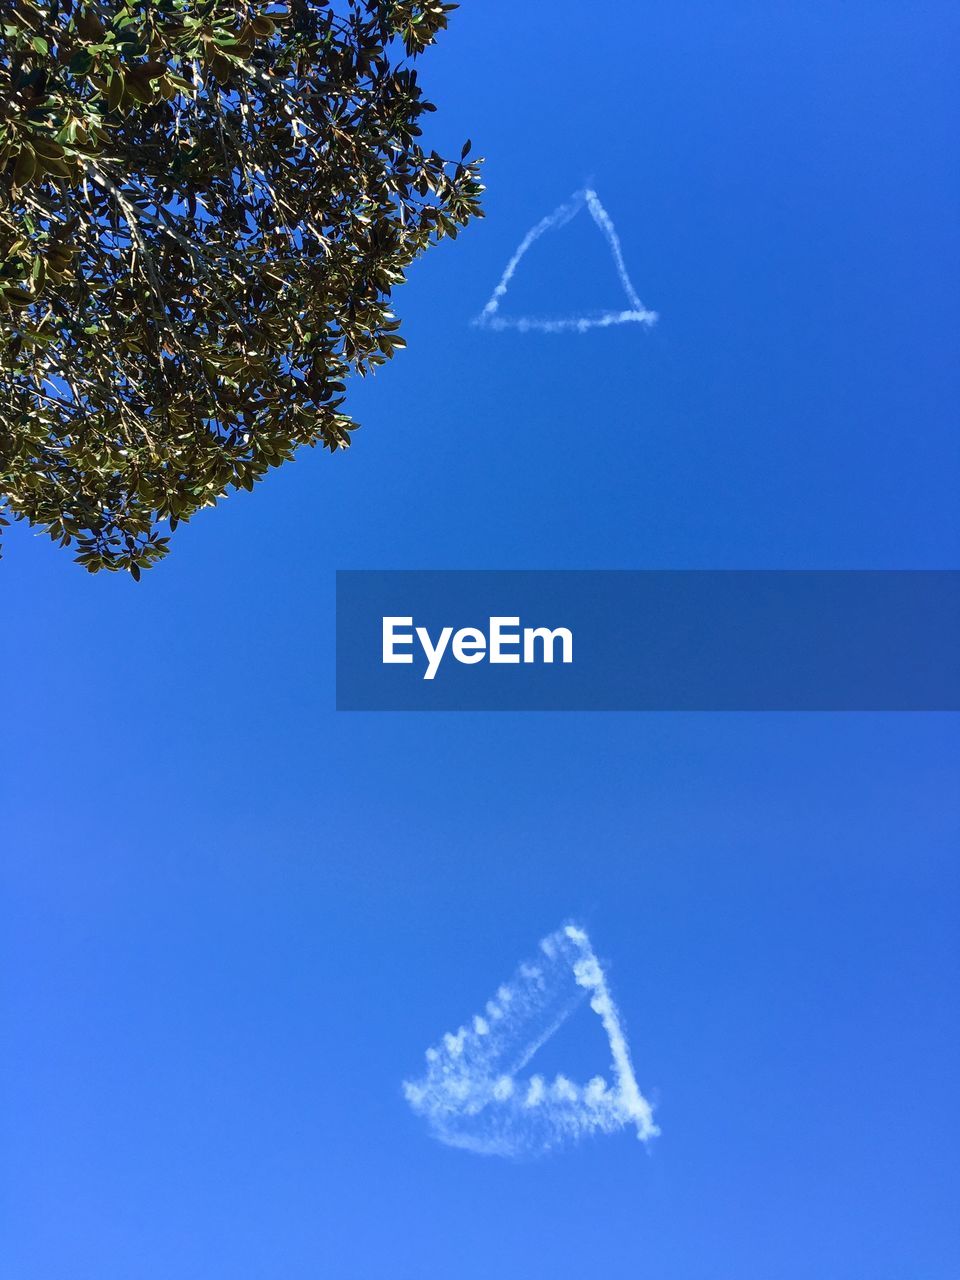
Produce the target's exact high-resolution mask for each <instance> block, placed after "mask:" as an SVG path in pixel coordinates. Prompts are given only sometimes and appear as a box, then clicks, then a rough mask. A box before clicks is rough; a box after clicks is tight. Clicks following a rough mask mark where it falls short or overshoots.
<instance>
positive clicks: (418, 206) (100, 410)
mask: <svg viewBox="0 0 960 1280" xmlns="http://www.w3.org/2000/svg"><path fill="white" fill-rule="evenodd" d="M455 7H456V6H455V5H453V4H446V3H443V2H442V0H343V2H342V3H338V4H336V5H335V4H333V3H331V2H330V0H291V3H290V5H289V7H281V6H280V5H276V4H269V3H268V4H265V5H264V4H256V3H254V4H247V3H244V2H243V0H86V2H85V3H82V4H81V3H79V0H46V2H44V3H42V2H40V0H4V3H3V8H2V14H3V17H2V23H0V494H2V495H3V496H4V499H5V503H6V506H7V507H8V509H9V510H10V512H12V514H13V515H14V516H15V517H17V518H22V519H26V520H28V521H29V522H31V523H32V524H35V525H38V526H41V527H43V528H45V529H46V530H47V531H48V532H49V533H50V535H51V536H52V537H53V538H54V539H57V540H59V541H60V543H61V544H62V545H69V544H71V543H75V544H76V548H77V552H78V554H77V555H76V559H77V560H78V561H79V562H80V563H81V564H83V565H85V566H86V567H87V569H89V570H91V571H96V570H98V569H101V568H106V569H111V570H128V571H129V572H130V573H131V574H132V575H133V576H134V577H135V578H139V576H140V570H141V569H143V568H146V567H148V566H150V565H152V564H153V563H154V562H155V561H156V560H158V559H159V558H160V557H162V556H163V555H165V554H166V552H167V549H168V541H169V539H168V537H167V536H166V535H165V534H161V529H162V528H163V526H164V524H165V523H166V522H169V529H170V530H171V531H172V530H173V529H175V528H176V526H177V524H178V522H180V521H183V520H186V519H188V518H189V517H190V516H191V515H192V514H194V513H195V512H196V511H198V510H199V509H201V508H203V507H208V506H212V505H214V504H215V503H216V502H217V500H218V499H219V498H220V497H222V496H224V495H225V494H226V493H227V492H228V491H229V490H230V489H231V488H233V489H237V488H244V489H252V488H253V486H254V485H255V484H256V482H257V481H258V480H260V479H261V478H262V477H263V475H264V474H265V473H266V472H267V470H268V469H269V468H271V467H275V466H278V465H280V464H282V463H283V462H285V461H287V460H289V459H290V458H292V457H293V454H294V452H295V451H296V449H297V448H298V447H299V446H300V445H305V444H306V445H316V444H320V445H322V446H323V447H325V448H327V449H330V450H336V449H341V448H345V447H346V446H347V445H348V444H349V441H350V432H351V431H352V430H353V429H354V427H355V425H356V424H355V423H354V422H353V421H352V420H351V418H350V417H349V416H348V415H347V413H346V412H345V411H344V409H343V405H344V380H345V377H346V375H347V374H348V373H349V372H351V371H353V372H356V373H358V374H360V375H364V374H366V373H367V372H368V371H370V370H372V369H374V368H375V367H376V366H377V365H379V364H382V363H383V362H384V361H385V360H387V359H388V358H389V357H390V356H392V355H393V353H394V351H395V350H396V349H397V348H398V347H402V346H403V345H404V341H403V339H402V338H401V337H400V335H399V333H398V328H399V321H398V320H397V319H395V318H394V316H393V314H392V313H391V311H390V309H389V303H390V295H391V293H392V291H393V289H394V287H395V286H396V285H398V284H399V283H401V282H402V281H403V279H404V272H405V269H406V268H407V267H408V266H409V264H410V263H411V262H412V261H413V260H414V259H415V258H417V257H418V256H419V255H420V254H422V253H423V252H424V251H425V250H426V249H427V248H428V247H429V246H431V245H433V244H435V243H436V242H438V241H439V240H441V239H443V238H444V237H447V236H450V237H455V236H456V235H457V232H458V230H459V229H460V228H461V227H464V226H465V225H466V224H467V223H468V222H469V221H470V220H471V219H472V218H473V217H474V216H477V215H479V213H480V208H479V198H480V192H481V191H482V186H481V184H480V181H479V175H478V163H477V162H471V161H468V155H469V152H470V144H469V143H467V144H466V146H464V148H463V152H462V154H461V156H460V160H459V161H456V162H448V161H445V160H444V159H443V158H441V156H439V155H438V154H437V153H436V152H435V151H427V150H425V149H424V148H423V147H422V146H421V143H420V141H419V138H420V136H421V127H420V122H421V117H422V116H423V115H424V114H425V113H427V112H430V111H433V110H434V107H433V105H432V104H431V103H429V102H428V101H426V100H425V99H424V98H423V96H422V93H421V89H420V86H419V84H418V80H417V72H416V70H415V69H413V67H412V66H411V65H410V62H411V61H412V60H413V59H414V58H415V57H416V55H417V54H419V53H420V52H421V51H422V50H423V49H424V48H426V47H427V46H428V45H429V44H431V43H432V42H433V41H434V40H435V38H436V36H437V34H438V33H439V32H440V31H441V30H442V29H443V28H445V27H446V25H447V14H448V13H449V12H450V10H452V9H454V8H455Z"/></svg>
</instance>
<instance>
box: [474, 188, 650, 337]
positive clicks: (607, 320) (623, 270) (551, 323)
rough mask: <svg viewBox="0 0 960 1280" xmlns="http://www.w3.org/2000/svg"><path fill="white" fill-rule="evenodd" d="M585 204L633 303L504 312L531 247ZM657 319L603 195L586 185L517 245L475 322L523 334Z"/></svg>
mask: <svg viewBox="0 0 960 1280" xmlns="http://www.w3.org/2000/svg"><path fill="white" fill-rule="evenodd" d="M584 205H586V206H587V208H588V209H589V211H590V216H591V217H592V218H593V220H594V222H595V223H596V225H597V227H598V228H599V230H600V231H601V232H602V233H603V236H604V239H605V240H606V242H607V245H608V246H609V248H610V255H611V257H612V258H613V261H614V265H615V266H616V269H617V275H618V276H619V278H620V283H621V285H622V286H623V291H624V293H625V294H626V296H627V301H628V302H629V304H630V306H629V307H628V308H626V309H624V310H621V311H604V312H602V313H601V314H600V315H585V316H564V317H540V316H516V317H514V316H502V315H500V314H499V310H500V300H501V299H502V298H503V297H504V296H505V295H506V292H507V289H508V288H509V285H510V281H511V280H512V279H513V277H514V274H515V273H516V270H517V267H518V266H519V265H520V262H521V259H522V258H523V256H524V254H525V253H526V252H527V250H528V249H529V248H530V247H531V245H533V244H534V243H535V242H536V241H537V240H539V239H540V237H541V236H542V235H544V234H545V233H546V232H547V231H555V230H556V229H557V228H558V227H562V226H564V225H565V224H566V223H568V222H569V221H570V219H571V218H573V217H575V216H576V215H577V214H578V213H579V212H580V210H581V209H582V208H583V206H584ZM656 318H657V313H656V312H655V311H649V310H648V309H647V308H646V307H645V306H644V305H643V303H642V302H641V301H640V299H639V297H638V296H637V291H636V289H635V288H634V287H633V282H632V280H631V279H630V275H629V273H628V271H627V267H626V263H625V262H624V259H623V250H622V248H621V247H620V237H619V236H618V235H617V230H616V227H614V225H613V220H612V218H611V217H610V215H609V214H608V213H607V211H606V209H605V208H604V207H603V205H602V204H601V203H600V197H599V196H598V195H597V193H596V191H594V190H593V189H592V188H591V187H586V188H585V189H584V190H583V191H577V192H575V193H574V195H573V196H572V197H571V198H570V199H569V200H568V201H566V203H564V204H561V205H560V206H558V208H556V209H554V211H553V213H550V214H548V215H547V216H546V217H545V218H541V219H540V221H539V222H538V223H537V224H536V225H535V226H533V227H531V228H530V230H529V231H528V232H527V234H526V235H525V236H524V237H523V239H522V240H521V241H520V244H519V245H518V246H517V249H516V251H515V252H514V254H513V257H512V258H511V259H510V261H509V262H508V263H507V265H506V268H505V270H504V272H503V275H502V276H501V277H500V281H499V283H498V284H497V287H496V288H495V289H494V291H493V293H492V294H491V295H490V298H489V301H488V302H487V304H486V306H485V307H484V308H483V310H482V311H481V312H480V314H479V316H478V317H477V318H476V320H475V321H474V324H476V325H478V326H479V327H480V328H483V329H493V330H495V331H503V330H505V329H515V330H517V331H518V332H519V333H530V332H538V333H570V332H574V333H586V331H587V330H588V329H606V328H608V327H609V326H610V325H615V324H646V325H651V324H653V322H654V321H655V320H656Z"/></svg>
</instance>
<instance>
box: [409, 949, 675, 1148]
mask: <svg viewBox="0 0 960 1280" xmlns="http://www.w3.org/2000/svg"><path fill="white" fill-rule="evenodd" d="M585 998H589V1001H590V1007H591V1008H592V1009H593V1011H594V1013H596V1014H597V1015H598V1016H599V1018H600V1021H601V1023H602V1024H603V1028H604V1030H605V1031H606V1033H607V1039H608V1042H609V1048H610V1068H611V1076H612V1083H608V1082H607V1081H606V1080H605V1079H604V1078H603V1077H602V1076H594V1078H593V1079H592V1080H590V1081H589V1082H588V1083H587V1084H586V1085H578V1084H576V1083H574V1082H573V1081H572V1080H569V1079H568V1078H567V1077H566V1076H564V1075H557V1076H555V1077H554V1079H553V1080H547V1079H545V1078H544V1077H543V1076H541V1075H531V1076H529V1077H525V1078H523V1079H521V1078H520V1073H521V1072H522V1071H523V1070H524V1068H525V1067H526V1066H527V1064H528V1063H529V1062H530V1060H531V1058H532V1057H533V1056H534V1054H535V1053H536V1052H537V1050H538V1049H539V1048H540V1047H541V1045H543V1044H545V1043H546V1041H547V1040H549V1039H550V1037H551V1036H552V1035H553V1034H554V1032H555V1031H557V1029H558V1028H559V1027H560V1026H561V1025H562V1024H563V1023H564V1022H565V1021H566V1019H567V1018H568V1017H569V1016H570V1014H571V1013H572V1012H573V1010H574V1009H575V1008H577V1007H578V1005H579V1004H580V1003H581V1001H582V1000H583V999H585ZM426 1060H427V1070H426V1074H425V1075H424V1076H423V1077H422V1079H420V1080H416V1081H406V1082H405V1083H404V1086H403V1090H404V1094H405V1096H406V1099H407V1101H408V1102H409V1104H410V1106H411V1107H412V1108H413V1110H414V1111H415V1112H416V1113H417V1114H418V1115H421V1116H423V1117H424V1118H425V1119H426V1120H427V1122H428V1124H429V1126H430V1130H431V1132H432V1133H433V1135H434V1136H435V1137H436V1138H438V1139H439V1140H440V1141H441V1142H445V1143H447V1144H448V1145H449V1146H454V1147H462V1148H464V1149H465V1150H467V1151H473V1152H476V1153H477V1154H481V1155H501V1156H533V1155H539V1154H542V1153H544V1152H547V1151H550V1150H553V1149H555V1148H557V1147H560V1146H562V1145H564V1144H566V1143H569V1142H573V1141H576V1140H578V1139H579V1138H582V1137H585V1136H587V1135H588V1134H592V1133H614V1132H616V1131H617V1130H619V1129H623V1128H626V1127H627V1126H629V1125H633V1126H634V1127H635V1128H636V1131H637V1137H638V1138H640V1139H641V1140H642V1141H646V1140H647V1139H648V1138H651V1137H653V1136H655V1135H656V1134H657V1133H658V1132H659V1130H658V1129H657V1127H656V1125H655V1124H654V1122H653V1113H652V1110H651V1107H650V1104H649V1103H648V1102H647V1100H646V1098H644V1096H643V1094H642V1093H641V1092H640V1090H639V1088H638V1086H637V1081H636V1078H635V1076H634V1074H633V1067H632V1065H631V1062H630V1051H629V1048H628V1046H627V1041H626V1037H625V1035H624V1032H623V1028H622V1026H621V1023H620V1016H619V1013H618V1011H617V1007H616V1005H615V1004H614V1002H613V998H612V996H611V995H610V992H609V989H608V987H607V982H606V977H605V975H604V972H603V969H602V968H601V965H600V962H599V961H598V959H597V957H596V955H595V954H594V952H593V948H592V947H591V945H590V939H589V938H588V937H587V934H586V932H585V931H584V930H583V929H581V928H580V927H579V926H577V925H573V924H570V925H566V926H565V927H564V928H562V929H558V930H557V931H556V932H555V933H552V934H550V935H549V936H548V937H546V938H544V939H543V941H542V942H541V943H540V953H539V955H538V956H537V958H536V960H533V961H529V962H527V963H525V964H521V965H520V967H519V968H518V969H517V971H516V973H515V974H514V975H513V977H512V978H511V979H510V980H509V982H506V983H504V984H503V985H502V986H501V987H499V988H498V990H497V992H496V994H495V995H494V996H493V998H492V999H490V1000H488V1001H487V1004H486V1006H485V1007H484V1010H483V1012H482V1013H478V1014H476V1015H475V1016H474V1017H473V1019H472V1021H471V1022H470V1024H469V1026H462V1027H460V1028H459V1029H458V1030H457V1031H456V1032H448V1033H447V1034H446V1035H445V1036H444V1037H443V1040H442V1041H441V1043H440V1044H438V1045H436V1046H435V1047H433V1048H430V1049H428V1050H427V1053H426Z"/></svg>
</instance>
